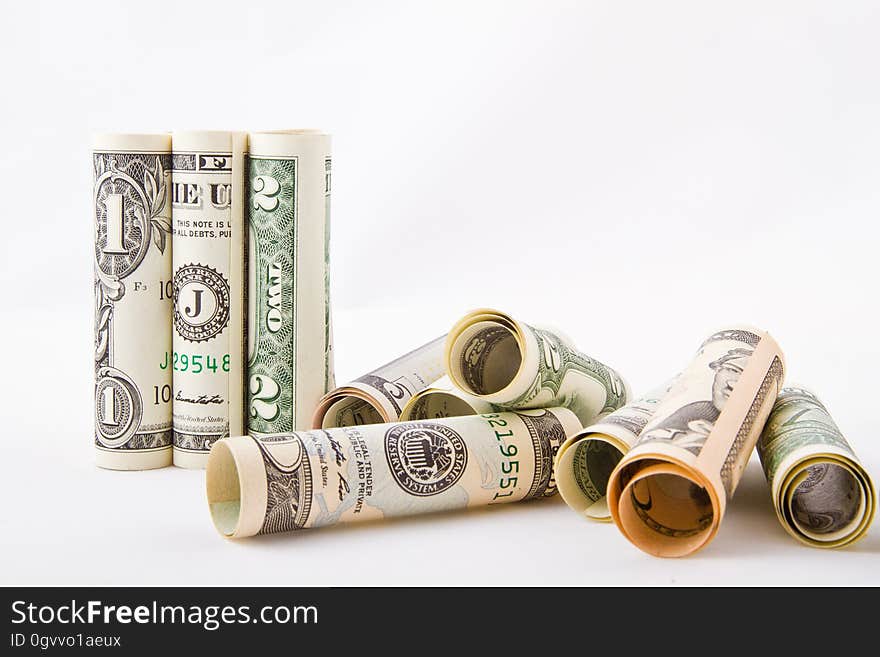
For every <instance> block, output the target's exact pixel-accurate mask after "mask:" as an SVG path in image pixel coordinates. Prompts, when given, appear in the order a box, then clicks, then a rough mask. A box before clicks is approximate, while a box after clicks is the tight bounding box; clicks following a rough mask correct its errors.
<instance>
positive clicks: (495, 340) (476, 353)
mask: <svg viewBox="0 0 880 657" xmlns="http://www.w3.org/2000/svg"><path fill="white" fill-rule="evenodd" d="M444 363H445V366H446V372H447V374H448V375H449V378H450V379H452V382H453V383H454V384H455V386H456V387H457V388H459V389H460V390H463V391H464V392H466V393H467V394H469V395H473V396H475V397H477V398H478V399H481V400H482V401H484V402H489V403H492V404H496V405H498V406H499V407H501V408H505V409H509V410H510V409H524V408H543V407H547V406H564V407H565V408H568V409H570V410H571V411H572V412H574V414H575V415H577V416H578V419H580V421H581V423H582V424H583V425H586V424H589V423H590V422H593V421H595V420H596V419H597V418H599V417H601V416H603V415H607V414H608V413H611V412H612V411H615V410H617V409H618V408H620V407H621V406H623V405H624V404H625V403H626V402H627V400H628V399H629V397H630V394H629V386H628V385H627V383H626V381H624V379H623V377H621V376H620V374H618V373H617V372H616V371H615V370H613V369H612V368H610V367H608V366H606V365H604V364H602V363H600V362H599V361H597V360H595V359H593V358H590V357H589V356H587V355H586V354H584V353H582V352H580V351H578V350H577V349H576V348H575V347H574V345H573V344H572V343H571V341H570V340H568V338H566V337H564V336H562V335H560V334H559V333H558V332H553V331H549V330H545V329H537V328H533V327H531V326H529V325H527V324H523V323H522V322H519V321H517V320H515V319H513V318H512V317H511V316H510V315H507V314H506V313H503V312H499V311H497V310H491V309H487V308H484V309H479V310H474V311H472V312H470V313H468V314H467V315H465V316H464V317H463V318H462V319H461V320H459V321H458V323H457V324H456V325H455V326H454V327H453V328H452V330H451V331H449V335H448V336H447V337H446V348H445V351H444Z"/></svg>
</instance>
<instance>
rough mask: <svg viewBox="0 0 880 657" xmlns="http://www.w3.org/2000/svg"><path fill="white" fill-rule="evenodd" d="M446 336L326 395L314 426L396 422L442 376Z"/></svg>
mask: <svg viewBox="0 0 880 657" xmlns="http://www.w3.org/2000/svg"><path fill="white" fill-rule="evenodd" d="M445 339H446V336H445V335H443V336H441V337H439V338H437V339H436V340H432V341H431V342H429V343H427V344H425V345H422V346H421V347H419V348H418V349H414V350H413V351H411V352H409V353H408V354H405V355H403V356H401V357H400V358H398V359H396V360H393V361H391V362H390V363H388V364H386V365H383V366H382V367H380V368H378V369H375V370H373V371H372V372H370V373H368V374H365V375H364V376H362V377H360V378H358V379H355V380H354V381H351V382H349V383H347V384H345V385H343V386H340V387H338V388H336V389H334V390H331V391H330V392H328V393H327V394H326V395H324V396H323V397H322V398H321V400H320V401H319V403H318V407H317V408H316V409H315V413H314V416H313V417H312V428H313V429H332V428H334V427H350V426H358V425H362V424H380V423H382V422H396V421H397V420H398V419H399V418H400V413H401V411H402V410H403V407H404V406H405V405H406V403H407V402H408V401H409V400H410V399H411V398H412V396H413V395H414V394H416V393H417V392H419V391H420V390H424V389H425V388H427V387H428V386H429V385H431V384H432V383H433V382H434V381H436V380H437V379H439V378H440V377H441V376H443V364H442V356H443V341H444V340H445Z"/></svg>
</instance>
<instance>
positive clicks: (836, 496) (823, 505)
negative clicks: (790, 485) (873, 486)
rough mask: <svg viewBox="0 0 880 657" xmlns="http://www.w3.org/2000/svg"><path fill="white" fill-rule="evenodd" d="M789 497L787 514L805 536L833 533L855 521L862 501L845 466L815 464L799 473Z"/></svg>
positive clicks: (856, 483) (860, 492) (859, 488)
mask: <svg viewBox="0 0 880 657" xmlns="http://www.w3.org/2000/svg"><path fill="white" fill-rule="evenodd" d="M798 479H799V480H800V482H799V483H798V484H797V487H796V488H795V489H794V492H793V493H792V496H791V514H792V518H793V520H794V524H795V525H796V526H797V528H798V529H799V530H800V531H801V532H803V533H804V534H807V535H816V534H819V535H826V534H837V533H838V532H840V531H841V530H843V529H847V528H849V527H850V526H851V525H852V524H853V523H854V522H856V521H858V520H859V516H860V513H859V511H860V509H861V507H862V503H863V496H862V489H861V486H860V485H859V482H858V481H857V480H856V478H855V477H854V476H853V474H852V472H850V471H849V470H848V469H847V468H844V467H842V466H840V465H837V464H835V463H815V464H813V465H810V466H809V467H807V468H805V469H804V471H803V473H802V474H801V475H799V477H798Z"/></svg>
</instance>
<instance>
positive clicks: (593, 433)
mask: <svg viewBox="0 0 880 657" xmlns="http://www.w3.org/2000/svg"><path fill="white" fill-rule="evenodd" d="M671 384H672V382H671V381H670V382H668V383H666V384H665V385H663V386H660V387H658V388H655V389H654V390H651V391H650V392H648V393H646V394H645V395H642V396H641V397H639V398H638V399H636V400H635V401H633V402H631V403H629V404H627V405H626V406H624V407H623V408H619V409H617V410H616V411H614V412H613V413H612V414H611V415H607V416H606V417H605V418H604V419H602V420H600V421H599V422H597V423H595V424H591V425H590V426H588V427H586V428H585V429H582V430H581V431H579V432H577V433H576V434H575V435H573V436H572V437H571V438H569V439H568V440H566V441H565V443H563V445H562V447H560V448H559V453H558V454H557V455H556V465H555V468H556V483H557V486H559V494H560V495H561V496H562V499H564V500H565V503H566V504H568V506H570V507H571V508H572V509H573V510H574V511H577V512H578V513H580V514H581V515H583V516H585V517H587V518H589V519H591V520H601V521H607V522H610V521H611V512H610V511H609V510H608V500H607V498H606V496H605V493H606V490H607V488H608V480H609V478H610V477H611V473H612V472H613V471H614V468H615V467H616V466H617V464H618V463H619V462H620V459H622V458H623V456H624V454H626V453H627V452H629V450H630V449H631V448H632V446H633V445H634V444H635V443H636V441H637V440H638V439H639V434H640V433H641V432H642V429H644V428H645V425H646V424H648V422H649V421H650V419H651V417H652V416H653V415H654V411H655V410H656V408H657V406H658V405H659V404H660V400H661V399H662V398H663V395H665V394H666V392H667V390H669V387H670V386H671Z"/></svg>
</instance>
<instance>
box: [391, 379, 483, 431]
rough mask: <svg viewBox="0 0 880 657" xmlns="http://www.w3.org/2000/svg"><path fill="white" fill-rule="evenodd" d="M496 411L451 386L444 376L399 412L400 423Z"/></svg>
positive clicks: (477, 398)
mask: <svg viewBox="0 0 880 657" xmlns="http://www.w3.org/2000/svg"><path fill="white" fill-rule="evenodd" d="M498 410H499V408H498V407H497V406H495V405H494V404H490V403H489V402H486V401H483V400H482V399H480V398H479V397H474V396H473V395H469V394H467V393H466V392H462V391H461V390H459V389H458V388H456V387H455V386H453V385H452V381H450V380H449V377H447V376H444V377H443V378H441V379H438V380H437V381H436V382H435V383H434V385H432V386H431V387H430V388H425V389H424V390H420V391H419V392H417V393H416V394H414V395H413V396H412V398H411V399H410V400H409V401H408V402H407V403H406V406H404V407H403V410H402V411H401V412H400V421H401V422H409V421H410V420H436V419H438V418H441V417H462V416H464V415H480V414H482V413H495V412H497V411H498Z"/></svg>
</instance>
